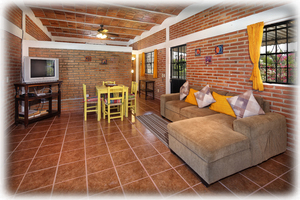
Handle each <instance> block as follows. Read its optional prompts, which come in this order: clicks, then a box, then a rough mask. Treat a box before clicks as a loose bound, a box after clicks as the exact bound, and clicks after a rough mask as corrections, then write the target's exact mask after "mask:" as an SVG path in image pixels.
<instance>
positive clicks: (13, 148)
mask: <svg viewBox="0 0 300 200" xmlns="http://www.w3.org/2000/svg"><path fill="white" fill-rule="evenodd" d="M159 106H160V102H159V101H158V100H147V101H146V100H144V99H142V98H140V99H138V112H137V115H142V114H146V113H156V114H158V115H159ZM7 143H8V145H7V154H6V157H7V159H6V163H7V166H6V169H7V170H6V173H7V176H6V178H5V181H6V185H7V190H8V191H9V196H11V197H19V196H21V197H22V196H27V195H37V194H40V195H43V196H45V197H56V196H61V195H66V194H76V197H82V198H83V199H85V198H89V197H91V196H94V197H99V196H107V195H109V196H111V195H118V196H124V197H128V196H131V195H156V196H159V197H163V198H165V197H181V196H186V195H192V196H195V197H204V196H206V195H213V196H215V195H220V194H222V195H226V196H229V197H238V198H240V197H243V198H244V197H252V196H260V195H265V196H269V197H274V196H278V197H282V196H281V195H291V194H294V192H295V191H296V190H297V189H298V186H297V185H296V184H295V180H294V178H295V177H296V175H295V174H296V172H297V168H296V164H295V163H294V162H293V161H294V160H295V159H294V158H295V157H296V156H295V155H294V154H293V153H292V152H291V151H286V152H285V153H283V154H281V155H278V156H276V157H273V158H271V159H269V160H268V161H266V162H264V163H261V164H259V165H257V166H254V167H252V168H249V169H246V170H244V171H241V172H239V173H236V174H234V175H232V176H230V177H227V178H225V179H222V180H220V181H218V182H216V183H214V184H212V185H211V186H210V187H208V188H206V187H205V186H204V185H203V184H202V183H201V182H200V179H199V177H198V176H197V175H195V173H194V172H193V171H191V169H190V168H189V167H188V166H187V165H186V164H185V163H184V162H183V161H181V160H180V159H179V158H178V157H177V156H175V155H174V154H172V153H171V152H170V150H169V149H168V148H167V147H166V146H164V144H163V143H162V142H160V141H159V140H158V139H157V138H156V137H155V136H154V135H153V134H152V133H150V132H149V131H148V130H147V129H146V128H145V127H144V126H143V125H142V124H141V123H140V122H139V121H137V120H136V119H135V117H134V116H133V115H130V116H129V117H128V118H124V121H123V122H122V121H120V120H119V119H118V120H112V121H111V123H110V124H108V123H107V120H104V119H101V121H100V122H97V121H96V115H95V114H94V113H91V114H89V115H88V121H87V122H84V121H83V113H82V111H74V112H64V113H63V114H62V115H61V116H60V117H54V118H52V119H47V120H43V121H40V122H37V123H34V124H30V125H29V127H27V128H24V126H23V125H18V126H16V127H14V128H13V129H12V130H11V131H10V132H9V133H7Z"/></svg>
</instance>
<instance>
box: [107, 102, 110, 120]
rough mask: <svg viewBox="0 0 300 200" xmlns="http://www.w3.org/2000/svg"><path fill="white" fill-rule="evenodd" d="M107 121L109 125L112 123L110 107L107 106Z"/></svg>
mask: <svg viewBox="0 0 300 200" xmlns="http://www.w3.org/2000/svg"><path fill="white" fill-rule="evenodd" d="M107 119H108V123H110V105H107Z"/></svg>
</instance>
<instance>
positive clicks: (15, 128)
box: [5, 124, 19, 137]
mask: <svg viewBox="0 0 300 200" xmlns="http://www.w3.org/2000/svg"><path fill="white" fill-rule="evenodd" d="M18 126H19V124H18V125H17V126H15V127H14V128H12V129H11V130H10V131H5V132H9V133H8V134H6V136H7V137H8V136H9V135H10V134H11V133H12V132H13V131H14V130H17V127H18Z"/></svg>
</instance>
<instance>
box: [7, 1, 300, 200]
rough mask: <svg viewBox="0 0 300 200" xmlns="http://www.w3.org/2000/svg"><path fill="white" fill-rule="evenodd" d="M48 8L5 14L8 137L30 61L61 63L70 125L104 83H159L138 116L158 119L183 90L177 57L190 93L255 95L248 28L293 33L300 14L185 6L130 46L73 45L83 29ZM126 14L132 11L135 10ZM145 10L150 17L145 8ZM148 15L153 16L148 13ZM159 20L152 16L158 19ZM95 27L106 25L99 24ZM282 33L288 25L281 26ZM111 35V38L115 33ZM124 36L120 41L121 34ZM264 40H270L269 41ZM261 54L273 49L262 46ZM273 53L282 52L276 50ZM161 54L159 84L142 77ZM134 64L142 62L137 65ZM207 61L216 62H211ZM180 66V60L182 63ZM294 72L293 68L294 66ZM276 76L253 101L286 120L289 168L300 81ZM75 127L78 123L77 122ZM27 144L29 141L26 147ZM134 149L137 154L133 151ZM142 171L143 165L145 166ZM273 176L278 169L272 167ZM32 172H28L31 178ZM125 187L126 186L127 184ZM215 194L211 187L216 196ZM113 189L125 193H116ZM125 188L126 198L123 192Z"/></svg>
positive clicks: (285, 8) (284, 7) (249, 6)
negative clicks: (162, 105) (165, 102)
mask: <svg viewBox="0 0 300 200" xmlns="http://www.w3.org/2000/svg"><path fill="white" fill-rule="evenodd" d="M116 4H117V3H116ZM43 6H45V5H31V4H29V5H28V4H26V3H24V2H23V1H15V2H13V3H9V4H7V5H6V6H5V10H4V11H3V12H2V13H3V15H2V19H3V20H2V21H3V22H4V24H2V26H1V28H2V30H3V31H2V32H1V34H2V41H3V44H4V45H3V46H5V49H3V50H2V51H3V52H4V54H3V55H4V57H3V58H4V59H2V60H4V66H5V68H4V72H5V75H4V76H3V80H4V82H5V83H4V88H3V89H4V90H3V91H4V92H5V98H4V101H3V105H4V107H5V108H6V109H5V112H4V113H3V120H2V121H3V122H2V123H3V130H5V132H7V130H12V129H14V123H15V86H14V84H16V83H20V82H22V65H23V58H24V57H25V56H29V57H44V58H58V59H59V80H60V81H62V86H61V98H62V99H61V100H62V103H61V110H62V115H61V117H62V120H63V119H64V117H66V116H69V115H70V116H71V115H72V114H69V113H73V115H74V116H75V119H78V118H79V116H80V115H82V116H83V103H82V99H83V93H82V84H83V83H85V84H86V85H87V93H88V94H90V95H94V94H95V92H96V89H95V85H102V82H103V81H109V80H114V81H115V82H116V83H118V84H123V85H126V86H130V85H131V81H136V82H139V80H151V81H155V90H154V97H155V100H144V99H143V98H139V103H138V104H139V106H140V108H138V110H139V112H140V113H141V114H144V113H146V112H147V111H152V112H156V113H157V114H158V115H159V114H160V112H159V100H160V97H161V95H163V94H169V93H174V92H178V90H179V88H180V87H178V86H177V87H173V86H174V85H173V84H174V83H175V82H176V80H175V79H174V80H173V75H174V74H172V72H173V71H172V70H174V69H172V68H171V66H170V63H172V60H173V59H174V58H173V57H172V56H173V54H172V52H179V51H180V52H181V53H183V54H182V55H185V59H184V60H185V66H186V72H185V74H184V76H185V77H184V80H188V81H189V84H190V87H192V88H193V87H194V88H201V87H204V86H206V85H209V86H210V87H212V88H214V89H219V90H226V91H230V92H232V93H239V94H240V93H243V92H245V91H247V90H252V81H251V80H249V79H250V76H251V73H252V69H253V64H252V62H251V58H250V55H249V41H248V33H247V26H248V25H251V24H255V23H258V22H264V24H265V26H269V27H270V28H272V25H274V26H275V25H277V24H278V23H285V26H286V27H289V24H293V23H295V24H297V21H296V16H297V15H296V9H295V8H294V7H293V6H294V4H293V2H282V1H281V2H280V1H278V2H273V1H272V2H271V1H270V2H268V1H267V2H265V3H258V2H256V3H252V2H243V3H240V2H228V1H212V2H205V3H204V2H203V3H196V2H190V3H187V5H184V6H182V7H180V6H179V7H180V8H181V10H180V9H179V10H180V11H178V13H176V14H172V15H171V14H169V15H168V16H169V17H168V18H164V19H161V21H160V22H156V23H157V25H155V26H151V27H152V28H151V29H149V30H147V31H145V30H144V31H142V32H143V33H141V34H140V35H138V34H137V35H135V36H133V37H132V38H130V39H127V40H126V39H124V38H126V37H128V35H127V36H126V37H124V38H121V37H120V38H121V39H120V40H117V39H109V40H105V39H91V38H90V34H91V32H88V33H83V35H81V36H80V37H76V36H75V37H74V35H72V34H74V33H76V34H78V35H79V34H82V33H79V32H80V31H81V32H84V31H83V30H80V28H79V27H77V29H78V30H76V29H74V30H75V32H74V31H73V32H66V30H64V29H63V27H65V28H67V27H69V28H71V27H72V25H71V24H68V25H67V26H66V25H63V23H67V22H66V21H72V20H73V21H76V19H72V18H70V17H69V18H68V16H67V15H66V16H67V17H65V18H66V19H67V20H65V22H64V21H63V19H62V18H60V17H61V16H60V15H58V13H59V12H62V10H61V9H62V8H55V9H57V10H54V11H56V12H57V13H56V20H57V21H56V22H55V20H54V18H55V17H54V18H53V16H51V14H49V13H46V14H45V12H44V13H39V12H38V9H41V10H42V9H44V10H45V9H46V8H44V7H43ZM114 6H116V5H114ZM122 6H123V7H122ZM170 7H171V5H170ZM120 8H124V5H121V7H120ZM126 8H129V6H127V7H126ZM48 9H49V8H48ZM69 10H70V8H69ZM78 10H80V9H78ZM143 10H147V9H146V8H143ZM54 11H53V12H54ZM77 12H78V13H77ZM79 12H81V11H76V12H74V13H75V14H77V15H78V21H76V22H78V23H79V22H80V16H79V15H80V13H79ZM148 12H150V11H149V10H148ZM74 13H73V14H74ZM150 13H151V12H150ZM154 13H155V12H154V11H153V12H152V14H154ZM81 14H82V13H81ZM41 15H44V16H41ZM87 16H89V15H87ZM170 16H171V17H170ZM102 17H103V16H102ZM110 17H111V16H110ZM108 19H109V18H108ZM51 20H52V21H51ZM84 20H85V21H84V22H86V23H91V20H90V21H88V18H87V17H86V18H85V19H84ZM156 20H158V19H156ZM103 22H104V23H103V24H105V23H106V22H105V20H103ZM68 23H70V22H68ZM93 23H95V25H99V23H97V22H96V21H94V22H93ZM111 23H112V22H111ZM150 25H152V24H151V23H149V26H150ZM128 26H129V25H128ZM280 26H284V25H282V24H281V25H280ZM58 27H59V28H61V30H60V31H61V32H59V30H55V28H58ZM107 27H109V25H107ZM104 28H106V26H104ZM107 29H108V31H110V29H111V28H107ZM115 29H116V28H115ZM96 30H97V29H96ZM288 30H289V31H286V32H288V33H289V34H290V35H289V36H288V37H286V38H289V40H290V39H291V41H292V42H291V41H290V43H291V44H289V45H288V47H289V48H290V49H289V50H288V52H289V54H292V55H291V57H290V55H289V59H290V62H291V63H292V62H293V61H294V60H295V56H294V58H293V55H296V53H297V52H296V50H297V49H296V48H295V47H294V46H295V43H296V44H297V41H296V40H295V39H294V38H296V37H297V33H296V31H297V29H292V28H291V30H290V29H288ZM115 31H116V30H115ZM278 32H279V31H278ZM84 34H85V35H84ZM118 34H119V36H121V32H119V33H118ZM94 38H95V37H94ZM263 40H267V39H266V38H264V39H263ZM267 41H268V40H267ZM216 46H218V47H221V48H222V53H218V54H217V53H216V52H215V51H216ZM262 46H267V45H263V44H262ZM273 46H276V45H274V44H273ZM296 46H297V45H296ZM179 49H180V50H179ZM199 49H200V51H199V53H198V54H196V51H197V50H199ZM154 50H157V78H153V74H152V73H151V72H150V73H145V74H143V73H142V72H143V71H145V69H143V66H144V65H143V53H145V54H146V55H145V56H146V58H147V55H150V54H149V53H152V52H154ZM268 51H269V49H268ZM276 53H277V52H276ZM286 54H288V53H287V52H286V53H285V54H284V55H286ZM151 55H152V54H151ZM132 57H134V58H135V59H132ZM206 57H208V59H210V60H207V61H206V60H205V58H206ZM178 58H179V56H178V57H177V59H178ZM103 59H105V60H107V64H103V63H102V60H103ZM291 59H292V61H291ZM178 60H179V59H178ZM290 67H291V68H292V66H290ZM266 71H267V70H266ZM132 72H133V73H132ZM262 72H263V71H261V73H262ZM268 73H269V72H267V75H268ZM274 76H275V77H276V75H272V76H271V78H270V79H268V78H265V80H264V82H267V83H264V84H263V87H264V90H263V91H258V90H253V94H254V95H258V96H260V97H262V98H263V99H264V100H265V101H268V102H269V103H270V110H271V112H276V113H279V114H281V115H283V116H285V118H286V125H287V152H288V153H284V154H285V155H286V154H287V155H288V156H287V157H284V159H287V160H289V162H290V159H291V158H295V157H296V156H295V155H294V154H295V153H296V149H297V139H296V135H297V121H296V119H297V106H296V104H297V101H296V96H297V87H296V81H295V80H294V79H297V77H296V73H294V75H290V76H289V78H288V80H285V81H284V80H282V82H277V83H276V82H275V83H274V81H273V79H272V78H273V77H274ZM290 77H291V78H290ZM170 80H172V82H170ZM181 81H182V80H181ZM181 85H182V83H181ZM181 85H180V86H181ZM176 90H177V91H176ZM149 105H150V106H149ZM151 107H152V109H151ZM147 109H149V110H147ZM137 113H138V112H137ZM137 115H138V114H137ZM128 118H129V119H127V120H130V121H131V122H132V115H130V117H128ZM92 120H95V122H97V121H96V119H95V118H90V119H88V122H91V121H92ZM125 121H126V120H125ZM41 122H42V121H41ZM74 122H76V120H75V121H74ZM38 123H39V122H38ZM116 123H117V122H116ZM137 123H138V122H137ZM136 127H138V128H139V129H140V130H139V131H141V130H144V129H145V128H144V127H142V125H140V124H139V125H136ZM120 129H121V128H120ZM144 131H145V130H144ZM149 137H150V136H149ZM20 141H23V139H22V140H20ZM132 147H133V149H134V146H132ZM164 152H165V151H164ZM160 153H161V152H160ZM110 155H111V154H110ZM164 155H165V157H167V156H169V157H170V155H169V154H164ZM162 156H163V155H162ZM288 158H289V159H288ZM278 159H279V158H278ZM278 162H279V161H278V160H277V161H276V162H275V161H274V160H272V163H275V164H274V167H275V165H277V164H278ZM289 162H288V163H289ZM141 163H143V162H142V161H141ZM284 164H285V166H284V167H286V168H287V170H285V171H284V173H281V174H280V175H277V176H276V177H277V178H276V180H277V179H279V180H280V181H281V182H283V184H285V185H286V184H288V185H291V187H292V188H295V187H296V185H295V183H291V181H283V180H284V178H283V177H284V175H286V174H289V173H290V171H292V172H295V171H297V170H296V168H295V165H294V164H287V163H284ZM30 165H31V164H30V163H28V166H29V167H28V170H29V168H30ZM142 166H143V165H142ZM176 167H177V166H176ZM57 168H58V167H57ZM114 168H117V167H114ZM172 168H175V166H172ZM270 168H272V165H271V166H270ZM50 169H52V168H50ZM260 169H261V168H260ZM28 170H27V171H28ZM27 171H25V172H26V173H28V172H27ZM25 172H23V173H20V174H18V175H15V176H13V177H14V178H15V177H16V178H20V179H21V180H19V183H20V182H21V183H22V182H26V179H25V178H24V177H23V176H22V178H21V176H20V175H23V174H24V173H25ZM58 172H59V171H58ZM148 173H149V172H148ZM285 173H286V174H285ZM29 174H30V173H29ZM148 176H149V179H150V180H151V181H152V182H154V183H155V180H154V179H151V176H150V175H149V174H148ZM240 176H241V175H240ZM24 179H25V180H24ZM121 179H122V178H121ZM272 180H274V179H272ZM119 181H120V180H119ZM21 185H22V184H20V186H19V185H18V186H17V188H16V190H17V192H15V193H16V194H13V196H15V195H16V196H18V195H17V193H18V190H20V191H19V193H22V192H24V191H21V189H22V187H21ZM53 185H54V184H53ZM124 185H125V186H126V184H124ZM154 185H155V184H154ZM219 185H221V186H222V187H224V185H225V184H224V183H222V182H221V183H220V184H219ZM270 185H271V184H270ZM46 186H48V185H46ZM125 186H124V188H125ZM155 186H156V188H157V189H158V191H159V193H160V192H161V191H163V190H161V191H160V190H159V186H158V184H157V185H155ZM212 186H213V185H212ZM212 186H210V187H211V188H213V187H212ZM42 188H46V187H42ZM112 188H118V187H117V186H115V187H112ZM120 188H121V189H122V191H123V192H124V188H123V187H122V184H121V187H120ZM179 188H180V187H179ZM208 188H209V187H208ZM278 188H280V187H279V186H277V189H278ZM36 189H38V188H31V189H30V191H34V190H36ZM188 189H191V190H193V191H195V188H194V187H191V185H189V187H188ZM289 189H290V187H289ZM186 190H187V188H184V189H182V190H179V191H176V192H174V193H178V192H181V191H186ZM259 190H260V191H263V192H267V194H271V195H273V193H272V192H270V191H268V190H267V189H263V188H262V186H259V187H258V189H256V190H255V191H259ZM288 191H289V190H288ZM52 192H53V189H52ZM85 192H86V191H85ZM243 192H244V193H246V192H245V191H241V193H243ZM252 192H253V191H252ZM252 192H250V194H252ZM29 193H30V192H29ZM125 193H126V192H125ZM162 193H163V192H162ZM51 194H52V193H51ZM247 194H248V193H247ZM163 196H164V195H163ZM200 196H201V194H200Z"/></svg>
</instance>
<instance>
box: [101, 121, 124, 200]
mask: <svg viewBox="0 0 300 200" xmlns="http://www.w3.org/2000/svg"><path fill="white" fill-rule="evenodd" d="M99 124H100V129H101V132H102V135H103V139H104V141H105V145H106V148H107V150H108V153H109V157H110V159H111V162H112V164H113V167H114V170H115V173H116V175H117V178H118V181H119V183H120V187H121V189H122V192H123V194H124V196H125V199H127V198H126V194H125V192H124V188H123V186H122V182H121V179H120V177H119V174H118V171H117V168H116V166H115V163H114V160H113V158H112V156H111V152H110V149H109V147H108V144H107V141H106V139H105V137H104V133H103V128H102V125H101V123H99Z"/></svg>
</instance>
